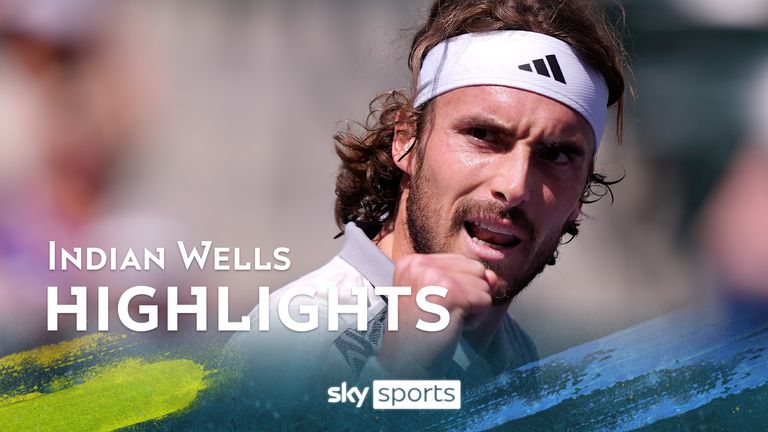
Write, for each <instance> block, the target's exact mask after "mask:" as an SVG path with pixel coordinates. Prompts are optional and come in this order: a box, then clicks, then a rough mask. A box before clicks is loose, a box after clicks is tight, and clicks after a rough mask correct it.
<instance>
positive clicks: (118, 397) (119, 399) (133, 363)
mask: <svg viewBox="0 0 768 432" xmlns="http://www.w3.org/2000/svg"><path fill="white" fill-rule="evenodd" d="M88 375H89V376H88V377H86V378H85V379H84V382H83V384H79V385H75V386H72V387H69V388H65V389H62V390H58V391H55V392H52V393H47V394H40V393H36V394H30V395H28V396H27V395H25V396H20V397H16V398H12V399H10V400H8V399H7V400H5V401H2V400H0V430H14V431H17V430H23V431H64V430H66V431H111V430H115V429H119V428H122V427H126V426H130V425H134V424H137V423H142V422H145V421H149V420H155V419H160V418H162V417H165V416H167V415H168V414H171V413H174V412H176V411H180V410H183V409H184V408H186V407H188V406H189V405H190V404H191V403H192V401H194V400H195V398H196V397H197V394H198V392H199V391H201V390H202V389H204V388H205V387H206V385H205V377H206V375H207V372H206V371H205V369H204V368H203V366H202V365H199V364H197V363H195V362H193V361H191V360H183V359H182V360H164V361H158V362H154V363H146V362H144V361H143V360H141V359H128V360H124V361H122V362H121V363H119V364H116V365H113V366H108V367H103V368H100V369H97V371H95V372H92V373H89V374H88Z"/></svg>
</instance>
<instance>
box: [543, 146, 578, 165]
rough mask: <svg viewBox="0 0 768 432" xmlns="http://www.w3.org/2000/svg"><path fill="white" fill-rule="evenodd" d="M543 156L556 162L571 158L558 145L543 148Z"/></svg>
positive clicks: (566, 160) (564, 161)
mask: <svg viewBox="0 0 768 432" xmlns="http://www.w3.org/2000/svg"><path fill="white" fill-rule="evenodd" d="M542 156H543V157H544V159H546V160H548V161H550V162H555V163H566V162H568V161H570V160H571V158H570V157H569V156H568V154H567V153H566V152H564V151H562V150H560V149H559V148H557V147H556V146H552V147H547V148H545V149H544V150H543V152H542Z"/></svg>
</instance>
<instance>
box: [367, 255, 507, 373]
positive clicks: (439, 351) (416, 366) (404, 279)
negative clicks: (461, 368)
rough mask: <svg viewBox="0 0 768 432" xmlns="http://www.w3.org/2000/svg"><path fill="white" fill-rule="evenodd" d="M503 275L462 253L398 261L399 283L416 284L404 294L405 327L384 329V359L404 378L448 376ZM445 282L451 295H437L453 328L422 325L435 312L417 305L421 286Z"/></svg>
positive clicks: (401, 314)
mask: <svg viewBox="0 0 768 432" xmlns="http://www.w3.org/2000/svg"><path fill="white" fill-rule="evenodd" d="M497 282H498V276H496V274H495V273H494V272H493V271H491V270H488V269H486V268H485V267H484V266H483V265H482V264H481V263H480V262H478V261H475V260H472V259H469V258H467V257H465V256H463V255H457V254H430V255H420V254H413V255H406V256H403V257H402V258H400V259H399V260H397V262H396V263H395V275H394V279H393V285H394V286H408V287H412V291H411V295H409V296H399V297H398V315H399V322H400V325H399V330H398V331H388V332H386V333H385V334H384V340H383V341H382V344H381V348H380V349H379V353H378V358H379V363H381V365H382V366H383V367H384V368H385V369H387V371H389V372H390V373H391V374H393V375H395V376H397V377H402V378H424V377H430V376H442V375H443V374H444V373H445V372H446V371H447V369H448V367H449V365H450V361H451V358H452V356H453V353H454V351H455V350H456V344H457V343H458V340H459V337H460V336H461V333H462V331H464V330H472V329H474V328H475V327H476V326H477V325H478V324H479V323H481V322H482V321H483V320H484V319H485V318H486V316H487V315H488V313H489V312H490V310H491V305H492V303H491V290H492V289H493V288H494V287H495V286H496V283H497ZM431 285H432V286H434V285H437V286H440V287H443V288H445V289H447V295H446V296H445V297H444V298H442V297H440V296H436V295H435V296H431V297H430V298H429V301H430V302H431V303H434V304H438V305H441V306H442V307H444V308H445V309H446V310H447V311H448V313H449V314H450V322H449V324H448V327H446V328H445V329H444V330H441V331H438V332H433V333H431V332H426V331H423V330H419V329H418V328H416V323H417V322H418V321H419V320H424V321H429V322H432V321H434V315H433V314H431V313H429V312H425V311H423V310H422V309H421V308H419V307H418V306H417V304H416V297H417V293H418V290H419V289H421V288H423V287H425V286H431Z"/></svg>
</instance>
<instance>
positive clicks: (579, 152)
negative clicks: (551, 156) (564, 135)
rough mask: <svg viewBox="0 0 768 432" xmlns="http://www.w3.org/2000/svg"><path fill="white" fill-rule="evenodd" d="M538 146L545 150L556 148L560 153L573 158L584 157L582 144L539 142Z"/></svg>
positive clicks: (560, 141) (563, 141)
mask: <svg viewBox="0 0 768 432" xmlns="http://www.w3.org/2000/svg"><path fill="white" fill-rule="evenodd" d="M539 143H540V145H541V146H543V147H546V148H552V147H554V148H557V149H558V150H560V151H563V152H565V153H569V154H571V155H574V156H584V155H585V154H586V149H585V146H584V145H583V144H579V143H578V142H576V141H570V140H540V141H539Z"/></svg>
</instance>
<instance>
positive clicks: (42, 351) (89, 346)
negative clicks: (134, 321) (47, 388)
mask: <svg viewBox="0 0 768 432" xmlns="http://www.w3.org/2000/svg"><path fill="white" fill-rule="evenodd" d="M124 338H125V335H109V334H106V333H93V334H90V335H87V336H83V337H81V338H77V339H73V340H69V341H64V342H59V343H57V344H53V345H46V346H42V347H39V348H35V349H31V350H29V351H22V352H20V353H16V354H11V355H7V356H5V357H3V358H0V372H2V373H10V372H15V371H18V370H21V369H23V368H25V367H26V366H27V364H28V363H32V364H34V365H37V366H41V367H44V368H46V367H50V366H53V365H59V364H66V363H68V362H70V361H72V360H74V359H78V358H83V357H85V356H86V355H88V354H90V353H95V352H102V351H104V349H105V348H106V347H108V346H109V345H110V344H112V343H115V342H117V341H120V340H123V339H124Z"/></svg>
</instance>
